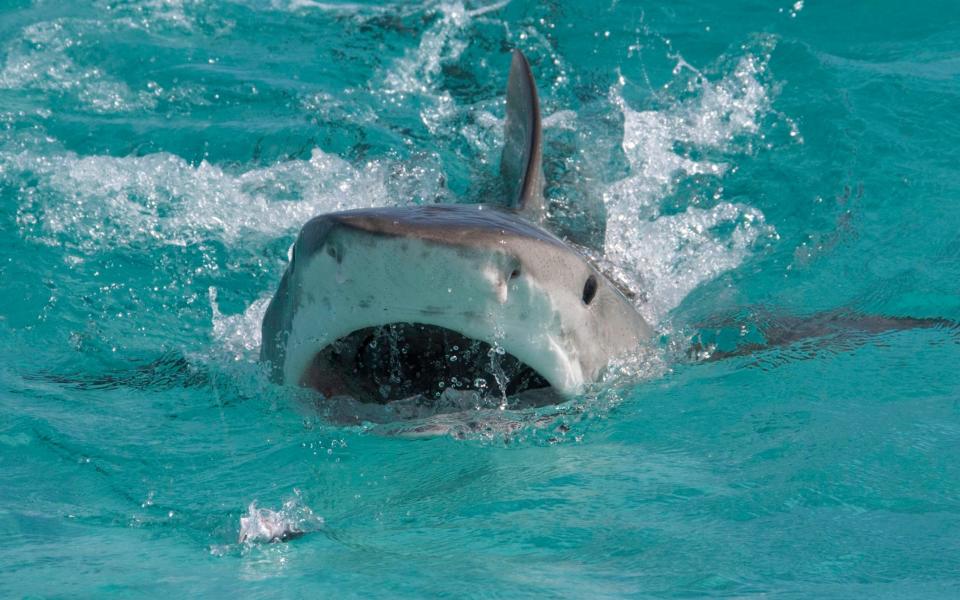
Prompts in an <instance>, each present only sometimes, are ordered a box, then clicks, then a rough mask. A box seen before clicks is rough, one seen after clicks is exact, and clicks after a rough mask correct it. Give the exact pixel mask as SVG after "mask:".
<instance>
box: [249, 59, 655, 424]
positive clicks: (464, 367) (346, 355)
mask: <svg viewBox="0 0 960 600" xmlns="http://www.w3.org/2000/svg"><path fill="white" fill-rule="evenodd" d="M540 155H541V134H540V111H539V106H538V101H537V93H536V87H535V85H534V82H533V77H532V75H531V73H530V67H529V65H528V64H527V61H526V59H525V58H524V57H523V55H522V54H520V53H519V52H515V53H514V57H513V63H512V66H511V71H510V80H509V83H508V89H507V119H506V146H505V148H504V151H503V158H502V162H501V172H502V174H503V176H504V181H505V184H506V196H507V201H505V202H501V203H497V204H484V205H463V204H460V205H430V206H410V207H400V208H381V209H368V210H354V211H345V212H338V213H332V214H327V215H322V216H319V217H316V218H314V219H312V220H311V221H309V222H308V223H307V224H306V225H305V226H304V227H303V229H302V230H301V232H300V235H299V237H298V238H297V241H296V243H295V244H294V247H293V251H292V256H291V261H290V264H289V265H288V267H287V270H286V272H285V273H284V275H283V279H282V280H281V282H280V286H279V288H278V290H277V292H276V294H275V295H274V297H273V299H272V301H271V302H270V305H269V307H268V309H267V312H266V314H265V316H264V320H263V326H262V347H261V359H262V360H263V361H265V362H267V363H269V364H270V366H271V369H272V373H273V377H274V379H275V380H277V381H280V382H285V383H291V384H299V385H304V386H308V387H312V388H315V389H317V390H318V391H320V392H321V393H322V394H323V395H324V396H325V397H327V398H333V397H337V396H344V395H346V396H350V397H353V398H356V399H358V400H360V401H364V402H371V401H372V402H379V403H386V402H391V401H395V400H401V399H404V398H409V397H414V396H416V397H420V398H424V399H426V400H431V399H433V400H437V399H440V398H441V397H446V396H449V391H451V390H459V391H465V392H470V393H472V394H474V396H492V397H498V398H502V400H503V402H504V403H507V399H508V398H511V397H515V396H518V395H521V394H524V393H527V394H530V393H536V394H539V395H538V396H537V397H538V398H540V400H538V401H537V402H539V403H543V402H547V401H550V402H555V401H557V400H562V399H564V398H568V397H571V396H574V395H576V394H577V393H579V392H580V391H582V390H583V389H584V386H586V385H588V384H590V383H592V382H595V381H596V380H597V379H598V378H599V377H600V376H601V375H602V373H603V372H604V370H605V368H606V367H607V366H608V365H609V364H610V362H611V361H612V360H614V359H616V358H618V357H623V356H626V355H629V354H631V353H632V352H634V351H635V350H636V349H637V348H638V347H639V346H640V345H641V344H642V343H643V342H644V341H645V340H648V339H649V338H650V336H651V329H650V327H649V326H648V325H647V324H646V323H645V322H644V320H643V319H642V318H641V317H640V315H639V314H638V313H637V311H636V310H635V308H634V306H633V305H632V304H631V302H630V301H629V300H628V299H627V298H625V297H624V295H623V294H622V293H621V292H620V291H619V290H618V289H617V288H616V287H615V286H614V285H613V284H612V283H611V282H610V281H609V280H608V279H607V278H606V277H605V276H604V275H603V274H602V273H601V272H599V271H598V270H597V269H596V268H595V267H594V266H593V265H592V264H591V263H590V262H589V261H588V260H587V259H586V258H585V257H584V256H583V255H582V254H581V253H580V252H579V251H578V250H576V249H575V248H573V247H571V246H570V245H568V244H566V243H564V242H563V241H562V240H561V239H560V238H558V237H557V236H555V235H553V234H552V233H550V232H548V231H547V230H546V229H544V227H543V226H542V225H541V223H542V220H543V199H542V189H543V180H542V176H541V170H540ZM545 391H547V392H550V393H544V392H545ZM501 406H503V405H501Z"/></svg>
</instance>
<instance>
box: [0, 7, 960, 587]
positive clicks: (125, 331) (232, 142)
mask: <svg viewBox="0 0 960 600" xmlns="http://www.w3.org/2000/svg"><path fill="white" fill-rule="evenodd" d="M958 40H960V6H958V5H957V4H956V2H953V1H944V2H936V1H923V0H921V1H918V2H910V3H903V2H893V1H890V0H877V1H872V2H819V1H817V0H798V1H796V2H794V3H791V2H788V1H786V0H784V1H779V2H778V1H777V0H773V1H770V2H757V1H747V0H742V1H739V0H738V1H731V2H708V1H704V0H697V1H694V0H683V1H681V2H662V3H655V2H635V1H627V0H604V1H603V2H583V1H573V0H553V1H550V2H524V1H521V0H512V1H510V0H501V1H498V2H481V1H477V2H473V1H470V2H462V3H461V2H455V1H447V0H442V1H425V2H409V3H387V4H381V3H372V2H339V1H336V0H329V1H323V2H320V1H313V0H234V1H222V2H203V1H200V0H85V1H82V2H69V3H68V2H55V1H52V0H7V1H5V2H4V3H3V6H2V8H0V292H2V303H0V596H3V597H26V596H30V597H44V596H63V597H111V596H112V597H123V598H126V597H131V596H161V595H166V596H169V597H181V596H210V597H219V596H228V595H229V596H241V597H364V598H366V597H391V598H396V597H424V596H445V597H481V596H482V597H504V598H518V597H538V598H539V597H581V598H582V597H591V598H615V597H677V596H683V597H701V596H733V597H776V598H812V597H816V598H881V597H882V598H956V597H960V370H958V369H957V364H958V361H960V345H958V341H960V334H958V331H957V328H956V326H955V325H954V323H955V322H956V321H958V320H960V286H958V283H957V282H958V281H960V177H958V165H960V162H958V153H957V148H958V147H960V119H958V117H957V115H958V114H960V45H958ZM515 47H516V48H521V49H523V50H524V52H525V53H526V54H527V55H528V57H529V58H530V61H531V64H532V67H533V70H534V72H535V74H536V78H537V82H538V84H539V87H540V94H541V99H542V103H543V112H544V115H545V130H544V135H545V170H546V177H547V180H548V188H547V196H548V198H549V200H550V204H551V211H552V215H553V219H554V221H555V223H556V224H558V225H562V226H564V227H566V228H568V230H569V231H570V232H571V233H570V235H571V236H574V237H578V238H579V239H581V240H583V241H587V242H590V241H592V242H598V241H602V242H603V243H604V244H605V247H606V255H605V257H604V260H605V261H606V262H607V264H608V266H609V268H611V269H613V270H614V271H616V273H617V274H618V277H620V278H621V279H623V280H624V281H625V282H627V283H628V284H629V285H630V286H631V287H632V288H634V289H637V290H639V291H640V293H639V294H638V300H637V302H638V306H639V309H640V310H641V311H642V312H643V314H644V315H645V316H646V317H647V318H648V319H649V320H650V321H651V322H652V323H654V324H655V325H656V329H657V331H658V336H657V339H656V340H654V341H653V343H652V344H651V347H650V348H645V349H644V350H643V352H642V353H641V352H639V350H638V356H639V355H640V354H642V360H638V361H636V362H637V363H638V364H632V365H630V367H629V368H625V369H624V371H625V374H621V375H620V376H619V377H615V378H613V379H612V380H611V382H609V383H608V384H606V385H603V386H600V387H598V388H596V389H591V390H590V391H589V392H588V393H585V394H584V396H583V397H581V398H577V399H575V400H573V401H571V402H569V403H567V404H565V405H563V406H560V407H556V408H550V409H545V410H542V411H540V412H537V413H510V412H507V413H504V414H501V415H496V416H489V415H486V416H485V415H480V416H478V419H477V421H478V422H479V425H477V424H476V422H474V423H473V424H467V423H465V422H460V423H454V425H453V426H452V427H451V431H450V434H449V435H441V436H436V437H432V438H428V439H422V440H411V439H406V438H403V437H398V436H396V435H391V433H390V431H389V430H384V429H383V428H381V427H373V426H369V425H359V426H350V427H347V426H342V425H337V424H335V423H332V422H331V421H330V420H329V419H327V418H326V417H325V414H324V411H323V410H322V408H321V407H318V406H317V404H316V399H315V398H313V397H311V396H310V395H309V394H305V393H299V392H297V391H295V390H291V389H285V388H281V387H278V386H276V385H273V384H271V383H269V381H268V380H267V378H266V377H265V376H264V372H263V370H262V368H261V367H260V366H259V365H258V364H257V362H256V357H257V353H258V348H259V320H260V316H261V315H262V313H263V310H264V308H265V303H266V301H267V300H268V299H269V297H270V295H271V294H272V293H273V291H274V289H275V288H276V285H277V283H278V281H279V277H280V275H281V273H282V272H283V269H284V267H285V265H286V261H287V249H288V247H289V246H290V244H291V242H292V241H293V239H294V237H295V235H296V232H297V231H298V228H299V227H300V225H301V224H302V223H303V222H304V221H306V220H307V219H309V218H310V217H312V216H314V215H315V214H319V213H322V212H326V211H331V210H336V209H345V208H356V207H370V206H389V205H406V204H423V203H432V202H473V201H481V200H482V199H483V198H484V193H485V191H488V190H489V189H490V188H489V182H490V181H491V180H492V179H493V178H495V177H496V173H497V166H498V160H499V152H500V144H501V143H502V137H503V136H502V132H501V128H502V124H503V112H504V105H503V90H504V88H505V83H506V74H507V69H508V65H509V56H510V54H509V53H510V50H511V49H512V48H515ZM881 318H885V319H888V320H885V321H881V320H880V319H881ZM279 531H296V532H299V533H301V534H302V535H299V536H294V537H295V539H290V540H288V541H286V542H276V543H271V542H269V541H268V540H269V539H270V538H271V537H273V536H275V535H276V534H277V532H279Z"/></svg>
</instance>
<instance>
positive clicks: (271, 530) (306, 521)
mask: <svg viewBox="0 0 960 600" xmlns="http://www.w3.org/2000/svg"><path fill="white" fill-rule="evenodd" d="M322 527H323V517H320V516H318V515H316V514H314V512H313V511H312V510H311V509H310V507H308V506H306V505H305V504H303V501H302V499H301V497H300V492H299V491H298V490H294V496H293V497H291V498H288V499H287V500H286V501H284V503H283V508H281V509H280V510H276V511H275V510H271V509H269V508H257V501H256V500H254V501H253V502H251V503H250V505H249V506H248V507H247V514H246V515H245V516H243V517H240V534H239V536H238V541H239V543H241V544H254V543H258V542H268V543H271V542H282V541H287V540H289V539H291V538H294V537H298V536H300V535H303V534H305V533H310V532H312V531H317V530H318V529H321V528H322Z"/></svg>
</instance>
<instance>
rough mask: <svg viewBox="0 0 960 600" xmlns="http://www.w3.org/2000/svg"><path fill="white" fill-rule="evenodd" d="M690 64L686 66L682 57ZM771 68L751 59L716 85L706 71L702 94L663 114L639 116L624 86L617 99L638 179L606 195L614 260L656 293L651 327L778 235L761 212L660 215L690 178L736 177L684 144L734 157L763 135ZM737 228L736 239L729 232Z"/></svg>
mask: <svg viewBox="0 0 960 600" xmlns="http://www.w3.org/2000/svg"><path fill="white" fill-rule="evenodd" d="M681 64H686V63H683V62H682V58H679V59H678V66H679V65H681ZM687 68H690V69H692V67H689V66H688V67H687ZM765 68H766V65H765V62H764V61H761V60H760V59H758V58H757V57H755V56H752V55H748V56H745V57H743V58H741V59H740V60H739V62H738V63H737V65H736V67H735V69H734V70H733V72H732V73H731V74H728V75H726V76H725V77H723V78H721V79H720V80H719V81H717V82H715V83H714V82H710V81H709V80H707V78H706V77H705V76H703V75H702V74H699V72H697V78H696V80H695V81H696V84H695V85H694V86H693V88H692V89H691V90H690V91H691V92H693V95H692V96H691V97H690V98H689V99H687V100H681V101H678V102H676V103H674V104H672V105H670V106H668V107H667V108H665V109H663V110H660V111H653V110H648V111H635V110H633V109H631V108H630V107H629V106H627V104H626V102H625V101H624V100H623V98H622V97H621V96H620V88H619V87H615V88H613V90H612V91H611V99H612V101H613V102H614V103H615V104H616V105H618V106H619V107H620V110H622V111H623V116H624V133H623V143H622V147H623V151H624V153H625V155H626V157H627V160H628V161H629V163H630V167H631V172H630V175H629V176H628V177H626V178H624V179H622V180H620V181H617V182H615V183H614V184H612V185H610V186H609V187H608V188H607V190H606V191H605V193H604V197H603V199H604V204H605V205H606V209H607V229H606V252H607V259H608V260H609V261H611V262H613V263H615V264H616V265H617V266H618V267H619V270H620V271H621V272H623V271H625V272H627V273H629V274H630V276H632V277H633V278H634V279H635V280H636V287H637V288H639V289H642V290H645V291H646V292H647V294H646V296H647V298H649V302H647V303H644V304H643V305H641V306H640V309H641V311H642V312H643V313H644V316H645V317H646V318H648V319H649V320H650V321H651V322H654V323H658V322H660V320H661V319H662V318H663V317H664V316H665V315H666V314H667V312H669V311H670V310H671V309H673V308H675V307H676V306H677V305H678V304H679V303H680V302H681V301H682V300H683V298H685V297H686V296H687V294H689V293H690V291H692V290H693V289H694V288H695V287H697V286H698V285H700V284H701V283H704V282H706V281H709V280H710V279H713V278H714V277H716V276H717V275H718V274H720V273H722V272H724V271H727V270H730V269H733V268H735V267H737V266H738V265H739V264H740V263H741V262H742V261H743V260H744V258H746V256H747V255H748V254H749V252H750V250H751V248H752V246H753V245H754V244H755V243H756V242H757V241H758V240H759V239H760V238H761V236H764V235H773V233H774V232H773V229H772V228H771V227H769V226H768V225H766V224H765V222H764V216H763V214H762V213H761V212H760V211H759V210H756V209H755V208H752V207H749V206H746V205H743V204H734V203H729V202H722V201H719V197H715V198H714V200H715V203H714V204H713V206H712V207H710V208H698V207H692V206H691V207H688V208H687V209H686V210H685V211H684V212H682V213H677V214H672V215H662V214H661V208H660V202H661V201H662V200H663V199H664V198H666V197H668V196H669V195H670V194H671V193H673V192H674V190H675V189H676V184H677V183H678V182H679V181H680V180H681V179H682V178H684V177H690V176H696V175H706V176H713V177H719V176H721V175H723V174H724V173H725V172H726V170H727V169H728V165H726V164H724V163H719V162H712V161H710V160H706V159H701V160H694V159H692V158H689V157H688V156H684V155H682V154H680V153H678V151H677V150H676V146H677V145H678V144H682V145H686V146H688V147H693V148H696V149H698V150H720V151H725V150H729V149H730V148H731V146H732V145H733V144H734V142H735V141H736V140H737V139H738V138H740V137H743V136H749V135H752V134H756V133H757V131H758V129H759V126H760V119H761V118H762V117H763V116H764V115H765V114H766V113H767V111H768V110H769V103H770V99H769V97H768V94H767V88H766V87H764V85H763V84H762V83H761V81H760V76H761V74H762V73H763V71H764V70H765ZM694 71H695V70H694ZM729 229H732V233H724V234H721V233H720V231H721V230H729Z"/></svg>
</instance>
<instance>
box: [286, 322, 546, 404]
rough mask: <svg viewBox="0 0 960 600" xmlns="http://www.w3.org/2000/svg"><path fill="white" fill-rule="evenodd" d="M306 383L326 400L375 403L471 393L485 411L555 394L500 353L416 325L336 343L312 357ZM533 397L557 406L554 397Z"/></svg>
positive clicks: (516, 361)
mask: <svg viewBox="0 0 960 600" xmlns="http://www.w3.org/2000/svg"><path fill="white" fill-rule="evenodd" d="M303 383H304V385H307V386H309V387H312V388H314V389H317V390H318V391H320V392H321V393H322V394H323V395H324V396H326V397H328V398H330V397H333V396H339V395H348V396H351V397H353V398H354V399H356V400H360V401H362V402H375V403H380V404H385V403H388V402H392V401H395V400H403V399H409V398H414V397H416V398H417V399H419V400H422V401H428V402H429V401H440V400H441V399H442V398H444V397H449V396H450V395H451V394H457V393H474V394H475V396H476V398H477V399H478V401H480V402H481V403H483V404H492V405H495V406H511V407H512V405H513V404H514V403H513V402H511V399H514V398H516V397H517V396H519V395H521V394H524V393H525V392H531V391H533V390H541V391H542V392H546V391H552V390H549V388H550V384H549V383H548V382H547V380H546V379H544V378H543V377H542V376H541V375H540V374H539V373H537V372H536V371H535V370H534V369H532V368H531V367H529V366H528V365H526V364H524V363H523V362H522V361H520V360H519V359H517V358H516V357H514V356H513V355H512V354H510V353H509V352H506V351H505V350H504V349H503V348H500V347H494V346H491V345H490V344H488V343H486V342H482V341H479V340H474V339H470V338H468V337H466V336H464V335H462V334H460V333H457V332H455V331H452V330H449V329H444V328H442V327H436V326H433V325H421V324H414V323H393V324H390V325H383V326H379V327H368V328H364V329H360V330H357V331H354V332H353V333H351V334H350V335H348V336H346V337H343V338H340V339H339V340H337V341H336V342H334V343H333V344H331V345H330V346H327V347H326V348H324V349H323V350H321V351H320V352H319V353H317V355H316V356H315V357H314V360H313V363H312V364H311V366H310V368H309V369H308V371H307V372H306V373H305V374H304V379H303ZM448 390H452V392H451V391H448ZM531 395H534V394H528V396H531ZM535 395H536V396H538V397H540V398H547V397H548V396H549V403H556V402H557V398H556V397H555V396H553V395H552V394H543V393H539V394H535ZM544 403H547V401H545V400H541V401H538V402H537V404H544Z"/></svg>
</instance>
